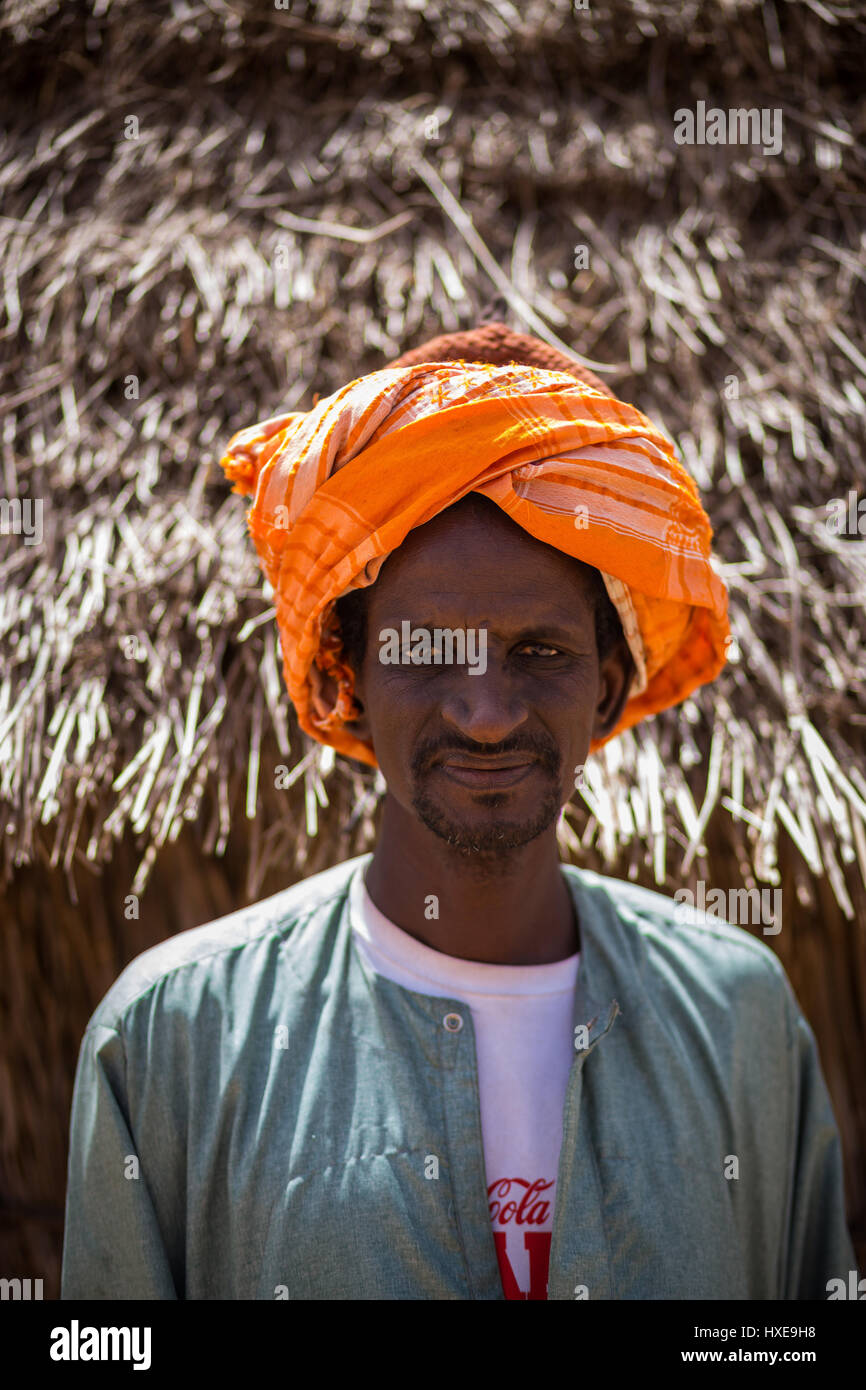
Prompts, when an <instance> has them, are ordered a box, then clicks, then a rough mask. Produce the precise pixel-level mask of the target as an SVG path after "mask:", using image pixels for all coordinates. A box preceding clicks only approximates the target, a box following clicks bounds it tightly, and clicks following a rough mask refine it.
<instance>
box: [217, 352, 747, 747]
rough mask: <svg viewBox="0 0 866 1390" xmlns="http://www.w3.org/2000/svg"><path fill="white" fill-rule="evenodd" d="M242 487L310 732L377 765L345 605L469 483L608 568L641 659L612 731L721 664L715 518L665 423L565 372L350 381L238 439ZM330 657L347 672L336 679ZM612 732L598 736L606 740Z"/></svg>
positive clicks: (423, 372) (451, 366)
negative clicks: (359, 717)
mask: <svg viewBox="0 0 866 1390" xmlns="http://www.w3.org/2000/svg"><path fill="white" fill-rule="evenodd" d="M221 464H222V467H223V469H224V470H225V473H226V475H227V477H228V478H229V479H230V480H231V481H232V482H233V483H234V488H233V491H235V492H238V493H244V494H249V495H252V496H253V499H254V500H253V503H252V505H251V507H250V509H249V512H248V518H247V519H248V525H249V529H250V534H251V535H252V538H253V541H254V542H255V546H256V549H257V551H258V554H259V559H260V562H261V565H262V569H263V571H264V573H265V575H266V577H267V579H268V580H269V581H270V584H271V586H272V588H273V591H274V596H275V604H276V616H277V625H278V628H279V632H280V640H281V644H282V650H283V671H284V675H285V680H286V685H287V687H288V691H289V695H290V696H291V699H292V701H293V703H294V706H295V709H296V710H297V715H298V722H299V724H300V726H301V728H302V729H304V730H305V731H306V732H307V733H308V734H310V735H311V736H312V737H313V738H316V739H318V740H319V741H320V742H322V743H326V744H330V745H331V746H332V747H333V748H336V749H337V750H338V751H339V752H341V753H345V754H347V755H349V756H350V757H353V758H358V759H360V760H361V761H362V762H365V763H369V764H371V765H372V766H374V767H375V766H376V765H377V763H376V757H375V754H374V753H373V750H372V747H371V745H370V744H369V743H366V742H363V741H361V740H360V739H358V738H357V737H355V735H354V734H353V733H352V730H351V725H349V724H347V723H346V720H347V719H350V718H351V717H352V715H353V713H356V712H357V711H356V707H355V706H354V703H353V699H352V692H353V677H352V671H351V669H350V667H349V666H348V665H347V664H346V663H345V662H343V661H341V659H340V656H341V642H340V636H339V622H338V619H337V617H336V614H335V612H334V604H335V602H336V600H337V599H338V598H340V597H341V595H343V594H345V593H347V592H348V590H350V589H355V588H362V587H364V586H365V585H367V584H372V583H373V582H374V580H375V579H376V577H377V575H378V573H379V570H380V569H381V567H382V565H383V564H384V562H385V560H386V559H387V557H388V556H389V555H390V554H391V553H392V551H394V550H396V549H397V547H398V546H399V545H400V544H401V543H402V541H403V540H404V539H405V537H406V535H407V534H408V533H409V532H410V531H411V530H412V529H413V528H414V527H416V526H422V525H423V524H424V523H425V522H427V521H430V520H431V519H432V518H433V517H435V516H437V515H438V514H439V513H440V512H441V511H443V510H444V509H445V508H446V507H449V506H451V505H452V504H453V503H454V502H457V501H458V500H459V499H460V498H461V497H463V496H464V495H465V494H466V493H468V492H480V493H482V494H483V495H484V496H486V497H489V498H491V499H492V500H493V501H494V502H496V503H497V505H498V506H500V507H501V508H502V509H503V511H504V512H506V513H507V515H508V516H510V517H511V518H512V520H513V521H515V522H516V523H517V524H518V525H519V526H522V527H523V529H524V530H525V531H527V532H528V533H529V534H530V535H531V536H534V537H535V538H536V539H537V540H540V541H544V542H546V543H547V544H548V545H552V546H554V547H555V548H556V549H557V550H561V551H563V552H564V553H565V554H567V555H573V556H574V557H575V558H576V559H578V560H583V561H584V562H585V563H586V564H588V565H592V566H594V568H596V569H598V570H600V571H601V574H602V578H603V580H604V583H605V587H606V589H607V592H608V594H609V595H610V598H611V600H612V601H613V604H614V606H615V607H616V609H617V612H618V613H619V616H620V619H621V621H622V626H623V631H624V633H625V637H626V641H627V642H628V645H629V648H630V650H631V652H632V655H633V657H634V661H635V668H636V675H635V677H634V680H633V683H632V687H631V691H630V694H629V698H628V701H627V702H626V705H625V708H624V710H623V714H622V718H621V719H620V721H619V723H618V724H617V726H616V728H615V729H614V730H613V731H612V732H611V733H610V734H609V735H608V737H609V738H614V737H615V736H616V735H617V734H619V733H621V732H622V731H623V730H624V729H628V728H630V727H631V726H632V725H633V724H636V723H637V722H638V721H639V720H641V719H643V718H645V717H646V716H647V715H650V714H655V713H656V712H657V711H658V710H662V709H666V708H667V707H668V706H669V705H675V704H677V703H678V702H679V701H680V700H683V699H684V698H685V697H686V696H687V695H688V694H689V693H690V692H691V691H692V690H694V689H695V688H696V687H697V686H699V685H703V684H705V683H706V682H707V681H710V680H713V679H714V677H715V676H717V675H718V673H719V671H720V670H721V668H722V666H723V665H724V663H725V659H726V648H727V639H728V634H729V628H728V621H727V590H726V589H725V586H724V584H723V582H722V580H721V579H720V578H719V576H718V575H717V574H716V572H715V570H714V569H713V567H712V564H711V562H710V540H711V536H712V532H711V529H710V523H709V520H708V518H707V515H706V513H705V512H704V509H703V507H702V506H701V502H700V498H699V496H698V491H697V488H696V486H695V483H694V482H693V480H692V478H691V477H690V476H689V474H688V473H687V472H686V470H685V468H684V467H683V466H682V464H681V463H679V462H678V460H677V457H676V454H675V452H674V449H673V447H672V445H671V443H670V441H669V440H668V439H667V437H666V436H665V435H663V434H662V433H661V431H660V430H658V429H657V428H656V426H654V425H653V424H652V423H651V422H650V421H649V420H648V419H647V418H646V416H645V415H642V414H641V413H640V411H638V410H636V409H635V408H634V407H633V406H630V405H626V404H624V403H623V402H622V401H620V400H618V399H617V398H616V397H614V396H611V395H610V394H609V393H608V392H607V391H606V390H605V389H604V388H596V387H595V386H593V385H590V384H588V382H587V381H586V380H581V379H579V378H578V377H577V374H576V373H573V372H571V371H567V370H548V369H546V368H539V367H537V366H532V365H528V364H520V363H517V362H511V363H506V364H502V365H491V364H490V363H478V362H469V361H463V360H460V361H454V360H450V361H444V362H442V361H426V362H417V363H413V364H411V365H403V366H393V367H386V368H384V369H382V370H381V371H376V372H372V373H370V375H368V376H364V377H360V378H358V379H357V380H356V381H351V382H349V384H348V385H347V386H344V387H343V388H342V389H341V390H339V391H337V392H335V393H334V394H333V395H332V396H328V397H327V399H325V400H322V401H319V403H318V404H317V405H316V406H315V407H314V408H313V409H312V410H310V411H306V412H304V411H296V412H292V413H290V414H287V415H278V416H275V417H273V418H272V419H270V420H265V421H263V422H261V423H260V424H257V425H253V426H251V427H250V428H249V429H245V430H241V431H240V433H239V434H236V435H235V436H234V437H233V438H232V439H231V441H230V443H229V446H228V450H227V452H226V454H225V455H224V457H223V459H222V460H221ZM322 673H327V674H329V675H331V676H332V677H333V678H334V680H335V682H336V685H337V688H338V694H337V697H336V702H334V700H333V699H331V700H329V699H328V698H327V697H326V695H325V686H324V678H323V674H322ZM606 741H607V740H606V739H605V740H598V742H597V743H593V745H592V750H594V749H595V748H596V747H598V746H600V744H601V743H602V742H606Z"/></svg>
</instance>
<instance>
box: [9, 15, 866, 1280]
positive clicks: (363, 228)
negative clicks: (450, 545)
mask: <svg viewBox="0 0 866 1390" xmlns="http://www.w3.org/2000/svg"><path fill="white" fill-rule="evenodd" d="M864 62H866V21H864V13H863V9H862V6H860V5H855V4H843V3H836V2H835V0H820V3H819V0H802V2H801V3H796V4H794V3H788V0H765V2H764V3H760V2H759V0H716V3H691V2H690V0H671V2H670V3H666V0H653V3H652V4H649V3H638V0H592V3H591V7H590V8H585V7H584V8H582V7H581V6H580V5H579V4H578V3H577V2H576V0H575V2H574V3H566V0H529V3H524V2H522V3H520V4H519V5H517V4H512V3H510V0H471V3H469V0H447V3H446V2H445V0H441V2H440V0H340V3H337V0H333V2H332V0H318V3H314V2H313V0H310V2H309V3H294V0H286V3H285V4H280V3H270V4H266V3H264V0H255V3H253V0H233V3H231V4H228V3H223V0H174V2H173V3H169V0H157V2H156V3H148V4H146V5H142V4H141V3H134V2H133V0H91V3H83V0H66V3H63V4H60V3H58V2H57V0H7V4H6V6H5V8H4V10H3V13H2V16H0V112H2V122H0V124H2V145H0V189H2V196H0V268H2V304H0V450H2V452H0V459H2V462H0V508H2V512H0V522H2V525H0V578H2V583H0V830H2V834H0V1273H2V1275H3V1276H5V1277H21V1278H25V1277H31V1278H43V1279H44V1294H45V1297H46V1298H54V1297H57V1295H58V1292H59V1270H60V1251H61V1242H62V1232H63V1202H64V1195H65V1164H66V1146H67V1137H68V1122H69V1107H70V1103H71V1094H72V1081H73V1076H74V1070H75V1063H76V1059H77V1054H78V1047H79V1044H80V1042H81V1037H82V1033H83V1030H84V1027H85V1024H86V1022H87V1019H88V1017H89V1015H90V1014H91V1012H92V1011H93V1009H94V1008H95V1006H96V1004H97V1003H98V1001H99V999H100V998H101V997H102V995H103V994H104V993H105V991H106V990H107V989H108V987H109V986H110V985H111V983H112V982H113V981H114V979H115V978H116V977H117V975H118V974H119V972H120V971H121V969H122V968H123V967H124V965H126V964H127V963H128V962H129V961H130V960H131V959H132V958H133V956H135V955H137V954H138V953H139V952H141V951H142V950H144V949H145V948H147V947H148V946H150V945H153V944H155V943H156V942H158V941H162V940H164V939H165V938H166V937H167V936H169V935H171V934H172V933H175V932H177V931H181V930H184V929H187V928H190V927H194V926H197V925H199V924H200V923H203V922H206V921H208V920H210V919H212V918H214V917H217V916H219V915H221V914H223V913H227V912H230V911H232V910H233V909H235V908H237V907H240V906H242V905H244V904H245V903H247V902H249V901H252V900H254V899H257V898H261V897H264V896H266V895H268V894H270V893H274V892H277V891H278V890H279V889H281V888H283V887H285V886H287V885H288V884H290V883H292V882H294V881H295V880H296V879H298V878H300V877H303V876H306V875H309V874H312V873H315V872H318V871H319V870H320V869H323V868H326V867H328V866H329V865H330V864H333V863H336V862H337V861H339V860H341V859H345V858H347V857H350V856H351V855H353V854H358V853H361V852H363V851H365V850H366V849H368V848H370V847H371V846H372V842H373V837H374V834H375V827H376V818H377V808H378V804H379V797H380V792H381V783H380V781H379V779H378V778H377V775H376V774H375V773H374V772H373V771H372V770H371V769H368V768H366V767H362V766H361V765H360V764H358V763H354V762H350V761H348V760H344V759H341V758H336V757H335V756H334V754H333V752H332V751H331V750H329V749H325V748H324V747H321V746H320V745H318V744H315V743H313V742H312V741H311V740H309V739H307V738H306V737H305V736H302V735H301V734H300V733H299V731H298V729H297V726H296V724H295V722H294V718H293V712H292V709H291V706H290V704H289V702H288V697H287V695H286V693H285V688H284V686H283V681H282V669H281V656H280V652H279V647H278V643H277V635H276V628H275V623H274V621H273V609H272V604H271V595H270V593H269V591H268V589H267V587H266V586H264V585H263V581H262V577H261V574H260V572H259V570H258V567H257V564H256V561H255V557H254V552H253V547H252V545H251V543H250V542H249V540H248V538H247V535H246V530H245V506H246V504H245V503H244V502H243V501H242V499H241V498H239V497H237V496H233V495H232V494H231V493H230V491H229V488H228V485H227V484H226V482H225V479H224V477H223V474H222V472H221V470H220V468H219V458H220V456H221V453H222V452H223V450H224V448H225V445H226V443H227V441H228V438H229V437H230V435H231V434H232V433H234V432H235V431H236V430H238V429H241V428H244V427H245V426H247V425H250V424H252V423H254V422H256V421H258V420H260V419H263V418H265V417H268V416H271V415H275V414H278V413H281V412H283V411H286V410H289V409H295V408H296V409H309V408H310V407H311V406H312V404H313V403H314V402H315V400H316V399H317V398H318V397H321V396H324V395H328V394H330V393H331V392H332V391H334V390H336V389H337V388H338V387H340V386H341V385H343V384H345V383H346V382H347V381H349V380H351V379H353V378H354V377H357V376H360V375H362V374H364V373H366V372H369V371H371V370H374V369H376V368H378V367H381V366H383V365H385V364H386V362H387V361H388V360H389V359H390V358H393V357H395V356H397V355H398V354H400V353H402V352H403V351H405V350H407V349H409V348H412V347H414V346H416V345H417V344H419V343H421V342H423V341H424V340H425V339H427V338H430V337H432V336H433V335H434V334H437V333H444V332H451V331H455V330H457V329H460V328H467V327H472V326H474V325H475V324H477V323H478V322H479V320H480V319H481V318H482V316H486V317H490V315H491V314H493V315H495V317H497V318H499V319H502V320H504V321H506V322H507V323H508V324H509V325H510V326H511V327H513V328H516V329H518V330H520V331H524V332H531V333H533V334H536V335H537V336H539V337H541V338H543V339H544V341H546V342H549V343H551V344H552V345H555V346H560V347H562V348H564V349H566V350H568V351H570V352H571V353H572V354H574V355H577V356H578V357H579V359H580V360H581V361H583V362H584V363H588V364H589V365H590V366H591V367H592V368H593V370H595V371H596V372H597V373H598V374H599V375H600V376H601V377H602V379H603V380H604V382H605V383H606V384H607V385H609V386H610V387H611V388H612V389H613V390H615V391H616V392H617V394H618V395H620V396H621V397H622V398H623V399H625V400H627V401H630V402H633V403H634V404H635V405H637V406H638V407H639V408H640V409H642V410H644V411H645V412H646V413H647V414H648V415H650V416H651V417H652V418H653V419H654V420H656V421H657V422H658V423H659V424H660V425H662V427H663V428H665V429H666V430H667V432H668V433H669V434H670V435H671V437H672V438H674V439H675V440H676V442H677V445H678V447H679V449H680V451H681V454H682V457H683V460H684V462H685V463H686V465H687V467H688V468H689V469H690V470H691V471H692V473H693V475H694V477H695V479H696V481H697V483H698V486H699V488H700V490H701V493H702V496H703V500H704V503H705V505H706V508H707V510H708V512H709V514H710V517H711V520H712V522H713V526H714V531H715V542H714V544H715V548H716V551H717V554H718V557H719V562H720V568H721V571H722V573H723V575H724V578H725V580H726V582H727V584H728V586H729V590H730V599H731V624H732V632H733V635H734V639H735V640H734V645H733V647H732V651H731V661H730V664H729V665H728V667H727V668H726V669H725V671H724V672H723V674H722V676H721V677H720V678H719V679H718V680H717V681H716V682H715V683H714V684H713V685H711V686H708V687H705V688H704V689H703V690H700V691H698V692H697V693H696V695H695V696H694V698H693V699H691V700H689V701H687V702H686V703H685V704H684V705H682V706H681V707H680V708H678V709H676V710H671V711H668V712H666V713H665V714H664V715H661V716H659V717H657V718H656V719H654V720H651V721H649V722H648V723H646V724H645V725H644V726H639V727H638V728H637V729H636V730H635V731H633V732H630V733H628V734H627V735H624V736H622V737H621V738H620V739H618V740H615V741H614V743H612V744H610V745H608V746H607V747H606V748H605V749H604V750H602V753H601V754H600V755H599V756H598V757H596V758H594V759H593V760H592V762H591V766H590V767H589V768H588V769H587V785H586V787H585V788H584V789H583V790H582V791H581V792H576V793H575V797H574V802H573V805H572V806H570V807H569V808H568V811H567V814H566V815H565V816H564V817H563V820H562V823H561V826H560V840H561V852H562V855H563V858H566V859H571V860H573V861H574V862H579V863H583V864H586V865H588V866H590V867H594V868H598V869H601V870H602V872H608V873H614V874H617V875H619V876H621V877H631V878H634V879H635V880H637V881H640V882H642V883H645V884H646V885H647V886H649V887H654V888H657V889H660V890H661V891H663V892H666V893H668V894H671V895H672V894H673V893H674V892H675V891H676V890H677V889H678V888H680V887H684V886H692V887H694V886H695V885H696V884H697V883H698V882H699V881H701V882H704V883H705V884H706V885H707V887H708V889H709V888H710V887H717V888H721V889H723V890H727V889H730V888H740V887H745V888H754V887H758V888H779V889H780V890H781V893H782V903H783V920H782V929H781V931H780V932H779V933H778V934H775V935H763V934H762V928H761V926H760V925H756V926H753V927H751V928H747V929H750V930H753V931H755V933H756V934H757V935H758V936H760V937H761V939H762V940H764V941H765V942H766V943H767V944H768V945H769V946H770V947H771V949H773V950H774V951H776V952H777V954H778V955H779V957H780V958H781V960H782V962H783V964H784V966H785V968H786V970H787V971H788V974H789V976H790V978H791V980H792V983H793V985H794V988H795V991H796V993H797V995H798V998H799V1000H800V1003H801V1005H802V1007H803V1009H804V1011H805V1013H806V1016H807V1017H808V1019H809V1020H810V1023H811V1025H812V1027H813V1029H814V1031H815V1034H816V1037H817V1039H818V1043H819V1048H820V1054H821V1059H822V1065H823V1068H824V1072H825V1076H826V1078H827V1082H828V1085H829V1087H830V1091H831V1095H832V1099H833V1103H834V1107H835V1111H836V1115H837V1119H838V1123H839V1127H840V1131H841V1134H842V1138H843V1145H844V1151H845V1175H846V1187H847V1193H848V1201H849V1222H850V1227H851V1231H852V1236H853V1237H854V1240H855V1244H856V1246H857V1252H858V1260H859V1263H860V1265H861V1268H866V1161H864V1160H866V1085H864V1075H863V1073H864V1065H863V1058H864V1055H866V949H864V942H866V775H864V774H866V758H864V744H866V739H864V725H866V701H864V694H866V655H864V637H866V618H864V611H866V500H863V510H862V515H861V513H860V512H859V510H858V508H859V505H860V501H861V499H866V464H864V416H866V406H864V394H866V356H864V352H866V348H864V333H863V328H864V322H866V302H864V266H866V257H864V226H866V220H864V207H866V108H864V100H863V96H862V92H863V70H864ZM699 101H704V102H706V103H707V107H716V108H721V109H723V110H727V109H729V108H759V109H761V110H766V111H769V112H775V111H778V112H779V113H780V121H781V125H780V126H779V129H780V130H781V132H782V138H781V143H780V147H779V149H778V152H777V153H767V154H765V153H763V152H762V149H761V147H759V146H758V145H752V144H744V143H741V144H739V145H735V144H727V145H706V144H704V145H700V144H694V145H688V144H679V143H677V140H676V139H675V130H676V129H677V121H676V118H675V113H676V112H677V111H678V110H681V109H683V108H687V109H689V110H696V109H697V103H698V102H699ZM836 504H839V505H836ZM843 511H844V523H843V522H842V521H841V520H840V518H841V517H842V516H843ZM831 517H835V518H836V521H835V523H831ZM861 526H862V530H861V529H860V527H861ZM280 768H282V769H283V772H282V773H278V769H280ZM278 781H279V782H280V783H282V784H284V785H281V786H279V787H277V786H276V785H275V783H276V782H278Z"/></svg>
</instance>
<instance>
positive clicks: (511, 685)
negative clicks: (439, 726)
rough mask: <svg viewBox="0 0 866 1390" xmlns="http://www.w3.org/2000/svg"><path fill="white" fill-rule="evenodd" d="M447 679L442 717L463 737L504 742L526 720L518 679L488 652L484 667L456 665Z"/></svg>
mask: <svg viewBox="0 0 866 1390" xmlns="http://www.w3.org/2000/svg"><path fill="white" fill-rule="evenodd" d="M437 679H441V677H438V678H437ZM445 679H446V680H447V681H448V686H447V689H446V690H445V692H444V696H443V699H442V704H441V706H440V709H441V714H442V718H443V720H444V721H445V723H446V724H448V725H449V726H450V727H451V728H452V729H454V730H455V731H456V732H458V733H460V734H461V735H462V736H463V737H464V738H468V739H473V740H474V741H475V742H476V743H501V742H502V741H503V740H504V739H507V738H509V737H510V736H511V735H512V734H514V733H515V732H516V731H517V730H518V729H519V728H520V727H521V726H522V725H523V724H525V723H526V720H527V718H528V716H529V711H528V710H527V708H526V702H525V700H524V699H523V698H522V697H521V694H520V691H519V688H518V682H517V680H516V679H515V677H514V676H513V675H510V674H509V673H508V672H507V671H505V670H503V669H502V668H501V667H500V666H499V665H498V664H497V663H496V661H491V660H490V658H489V655H488V661H487V669H486V670H485V671H483V672H478V673H477V674H475V675H473V674H472V673H471V670H470V668H469V667H468V666H455V667H454V668H453V670H451V671H450V672H449V673H448V675H447V676H446V677H445Z"/></svg>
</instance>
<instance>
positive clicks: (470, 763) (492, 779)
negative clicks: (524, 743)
mask: <svg viewBox="0 0 866 1390" xmlns="http://www.w3.org/2000/svg"><path fill="white" fill-rule="evenodd" d="M537 766H538V764H537V762H536V760H535V758H528V757H526V756H524V755H519V754H516V753H510V754H506V755H503V756H502V757H499V758H481V757H471V756H469V755H467V754H457V753H455V754H453V755H452V756H451V757H448V758H443V759H442V760H441V761H440V762H438V763H436V764H434V767H433V771H436V770H437V769H438V770H439V771H441V772H443V773H444V774H445V776H446V777H447V778H448V779H449V781H452V782H459V783H460V785H461V786H464V787H489V788H491V789H493V788H495V789H496V790H499V789H501V788H502V787H512V786H514V785H516V783H518V782H522V781H523V779H524V777H527V776H528V775H529V773H530V772H531V771H532V769H533V768H534V767H537Z"/></svg>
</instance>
